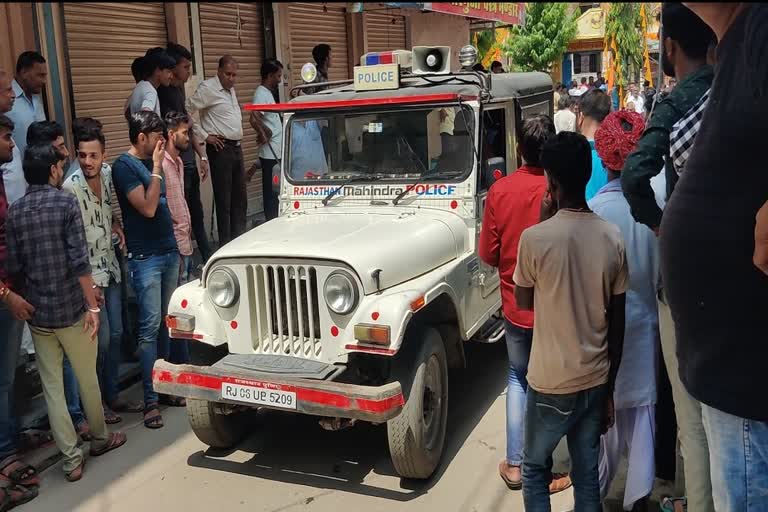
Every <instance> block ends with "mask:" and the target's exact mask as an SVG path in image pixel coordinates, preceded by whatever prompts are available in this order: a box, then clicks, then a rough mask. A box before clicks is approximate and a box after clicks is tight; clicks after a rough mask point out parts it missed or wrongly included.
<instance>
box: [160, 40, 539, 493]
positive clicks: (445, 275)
mask: <svg viewBox="0 0 768 512" xmlns="http://www.w3.org/2000/svg"><path fill="white" fill-rule="evenodd" d="M475 57H476V51H475V50H474V48H472V47H468V48H465V49H462V52H461V53H460V59H461V61H462V64H463V65H464V68H463V69H464V70H462V71H459V72H450V71H449V70H448V62H449V61H450V50H449V49H447V48H443V47H418V48H414V50H413V52H409V51H403V50H397V51H392V52H383V53H375V54H367V55H365V56H363V58H362V65H361V66H359V67H356V68H355V75H354V80H353V81H348V82H342V83H339V82H336V83H326V84H323V85H324V86H326V87H329V88H328V89H326V90H323V91H321V92H313V93H310V94H303V93H302V91H301V88H302V87H301V86H300V87H299V88H298V93H299V94H298V95H297V96H296V97H295V98H293V99H292V100H290V101H289V102H287V103H280V104H270V105H248V106H246V109H247V110H255V111H261V112H278V113H281V114H282V119H283V126H284V128H283V130H284V131H283V147H282V156H283V158H282V161H281V164H280V166H279V167H277V168H276V169H275V171H274V179H273V184H274V186H275V187H276V189H277V190H278V191H279V197H280V215H279V217H278V218H276V219H274V220H272V221H270V222H267V223H265V224H263V225H261V226H259V227H257V228H255V229H253V230H251V231H249V232H247V233H245V234H244V235H242V236H240V237H239V238H237V239H236V240H233V241H232V242H230V243H228V244H227V245H225V246H224V247H222V248H221V249H219V250H218V251H217V252H216V253H215V254H214V255H213V256H212V257H211V258H210V260H209V261H208V263H207V264H206V266H205V268H204V271H203V275H202V278H201V279H200V280H198V281H194V282H191V283H189V284H186V285H184V286H181V287H180V288H179V289H177V290H176V292H175V293H174V294H173V297H172V299H171V301H170V305H169V308H168V311H169V315H168V317H167V319H166V323H167V326H168V328H169V329H170V336H171V337H172V338H175V339H187V340H192V343H191V344H190V345H191V348H192V364H171V363H168V362H166V361H163V360H159V361H157V363H156V364H155V367H154V386H155V389H156V391H158V392H159V393H168V394H172V395H178V396H183V397H186V398H187V412H188V416H189V421H190V424H191V427H192V430H193V431H194V432H195V434H196V435H197V437H198V438H199V439H200V440H201V441H202V442H203V443H205V444H207V445H210V446H214V447H229V446H231V445H234V444H235V443H236V442H237V441H238V440H239V439H240V438H241V436H243V435H244V434H246V433H251V432H249V421H247V418H248V414H247V413H248V411H251V412H252V411H253V410H254V409H258V408H269V409H279V410H283V411H290V412H293V413H300V414H308V415H313V416H318V417H320V420H321V425H323V426H324V427H325V428H329V429H335V428H342V427H344V426H347V425H349V424H351V423H352V422H354V421H368V422H373V423H386V425H387V427H386V428H387V433H388V440H389V450H390V454H391V457H392V462H393V465H394V467H395V469H396V471H397V472H398V473H399V474H400V475H401V476H402V477H407V478H417V479H424V478H428V477H429V476H430V475H431V474H432V473H433V472H434V471H435V469H436V467H437V465H438V463H439V461H440V457H441V453H442V451H443V446H444V441H445V436H446V414H447V410H448V404H449V387H448V369H449V368H462V367H463V366H464V365H465V358H464V348H463V347H464V343H467V342H481V343H488V342H497V341H499V340H501V339H502V338H503V335H504V322H503V316H502V314H501V311H500V307H501V297H500V293H499V284H500V281H499V274H498V272H497V271H496V270H495V269H493V268H490V267H488V266H486V265H485V264H484V263H483V262H482V261H481V260H480V259H479V258H478V254H477V247H478V238H479V233H480V227H481V224H482V218H483V210H484V202H485V198H486V195H487V192H488V189H489V187H490V186H491V185H492V184H493V183H494V181H496V180H498V179H501V178H502V177H503V176H505V175H507V174H509V173H511V172H514V170H515V169H516V168H517V166H518V164H519V163H520V162H519V161H518V156H517V152H516V140H515V127H516V126H518V125H519V124H520V122H521V120H522V119H524V118H525V117H526V116H528V115H531V114H538V113H544V114H549V115H552V98H553V94H552V93H553V90H552V81H551V79H550V77H549V75H546V74H544V73H513V74H494V75H491V74H487V73H484V72H474V71H471V70H470V69H471V66H472V64H474V61H475ZM314 72H315V70H314V69H313V67H312V65H307V66H305V67H304V68H303V70H302V74H303V75H304V78H305V79H307V80H311V79H312V78H313V76H312V75H313V74H314ZM307 75H309V76H307ZM314 87H315V88H317V86H316V85H315V86H314ZM294 92H296V91H294Z"/></svg>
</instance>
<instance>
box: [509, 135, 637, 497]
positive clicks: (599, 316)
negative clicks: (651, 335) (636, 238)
mask: <svg viewBox="0 0 768 512" xmlns="http://www.w3.org/2000/svg"><path fill="white" fill-rule="evenodd" d="M541 165H542V167H544V169H545V170H546V173H547V183H548V187H549V198H551V200H550V199H549V198H547V199H545V205H544V209H545V210H547V209H550V210H552V211H555V213H554V216H552V217H551V218H548V220H545V221H543V222H541V223H540V224H537V225H535V226H532V227H530V228H528V229H526V230H525V231H523V234H522V236H521V237H520V250H519V253H518V257H517V267H516V269H515V274H514V283H515V300H516V301H517V305H518V307H519V308H521V309H523V310H535V312H536V313H535V314H536V316H537V317H541V318H542V319H543V321H539V320H538V319H536V321H535V323H534V328H533V346H532V349H531V358H530V361H529V363H528V384H529V387H528V396H527V408H526V412H525V441H524V449H523V499H524V501H525V510H526V511H527V512H539V511H544V512H549V511H550V502H549V489H548V487H549V484H550V481H551V479H552V476H551V472H552V453H553V452H554V450H555V447H556V446H557V444H558V442H560V440H561V439H562V438H563V437H564V436H566V437H567V439H568V451H569V452H570V455H571V478H572V479H573V487H574V499H575V507H574V510H575V512H600V511H601V510H602V508H601V505H600V483H599V475H598V462H599V455H600V435H601V434H603V433H604V432H606V431H607V429H608V427H609V426H611V425H612V424H613V417H614V411H613V398H612V397H613V388H614V383H615V382H616V373H617V371H618V367H619V362H620V360H621V351H622V345H623V342H624V302H625V293H626V290H627V286H628V280H629V278H628V273H627V263H626V255H625V251H624V242H623V239H622V237H621V232H620V231H619V228H617V227H616V226H614V225H612V224H609V223H608V222H606V221H604V220H602V219H601V218H600V217H598V216H597V215H595V214H594V213H593V212H592V211H590V209H589V207H588V206H587V202H586V200H585V195H584V194H585V190H586V186H587V182H588V181H589V177H590V174H591V172H592V155H591V148H590V144H589V142H587V139H586V138H585V137H584V136H583V135H580V134H576V133H571V132H562V133H559V134H557V135H555V136H554V137H552V138H550V139H549V140H548V141H547V142H546V143H545V144H544V148H543V150H542V153H541ZM534 305H535V308H534Z"/></svg>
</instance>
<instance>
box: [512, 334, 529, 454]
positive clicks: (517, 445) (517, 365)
mask: <svg viewBox="0 0 768 512" xmlns="http://www.w3.org/2000/svg"><path fill="white" fill-rule="evenodd" d="M506 339H507V355H508V356H509V380H508V383H507V463H508V464H510V465H512V466H520V465H522V463H523V440H524V439H525V397H526V392H527V391H528V379H527V378H526V376H527V375H528V359H530V357H531V341H532V340H533V329H524V328H522V327H518V326H516V325H514V324H513V323H511V322H510V321H509V320H507V321H506Z"/></svg>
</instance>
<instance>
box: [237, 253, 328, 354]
mask: <svg viewBox="0 0 768 512" xmlns="http://www.w3.org/2000/svg"><path fill="white" fill-rule="evenodd" d="M251 268H252V270H253V274H252V276H253V281H252V283H253V285H252V286H253V293H252V295H251V297H252V301H253V302H252V307H251V316H252V318H251V325H252V326H253V327H255V329H254V330H253V348H254V350H255V351H256V352H257V353H261V354H276V355H291V356H296V357H303V358H307V359H319V358H320V356H321V352H322V343H321V342H320V337H321V336H320V311H319V309H318V305H319V295H318V290H317V270H316V269H315V268H314V267H309V266H303V265H253V266H252V267H251Z"/></svg>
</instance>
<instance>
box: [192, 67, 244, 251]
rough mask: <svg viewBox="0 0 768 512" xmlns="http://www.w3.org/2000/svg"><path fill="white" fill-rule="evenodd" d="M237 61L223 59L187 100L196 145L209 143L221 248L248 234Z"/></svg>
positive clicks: (207, 148) (207, 147) (207, 145)
mask: <svg viewBox="0 0 768 512" xmlns="http://www.w3.org/2000/svg"><path fill="white" fill-rule="evenodd" d="M237 68H238V66H237V61H236V60H235V59H234V57H232V56H231V55H224V56H223V57H222V58H221V59H219V68H218V71H217V73H216V76H214V77H211V78H209V79H208V80H204V81H203V82H201V83H200V85H199V86H198V87H197V90H196V91H195V94H193V95H192V96H191V97H190V98H188V99H187V113H189V114H190V115H192V116H194V117H195V128H194V134H195V139H196V141H195V143H199V144H202V142H200V141H205V144H206V153H207V155H208V160H209V161H210V167H211V183H212V185H213V196H214V200H215V201H216V227H217V228H218V231H219V247H221V246H223V245H224V244H226V243H229V242H230V241H231V240H233V239H234V238H237V237H238V236H240V235H242V234H243V233H244V232H245V215H246V210H247V208H248V197H247V194H246V190H245V187H246V179H245V167H244V166H243V149H242V147H241V146H240V143H241V141H242V139H243V115H242V112H241V111H240V104H239V103H238V102H237V95H236V94H235V80H236V79H237Z"/></svg>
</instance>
